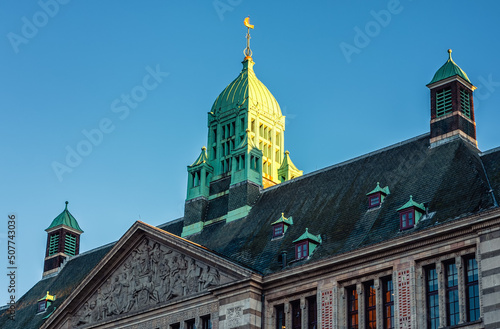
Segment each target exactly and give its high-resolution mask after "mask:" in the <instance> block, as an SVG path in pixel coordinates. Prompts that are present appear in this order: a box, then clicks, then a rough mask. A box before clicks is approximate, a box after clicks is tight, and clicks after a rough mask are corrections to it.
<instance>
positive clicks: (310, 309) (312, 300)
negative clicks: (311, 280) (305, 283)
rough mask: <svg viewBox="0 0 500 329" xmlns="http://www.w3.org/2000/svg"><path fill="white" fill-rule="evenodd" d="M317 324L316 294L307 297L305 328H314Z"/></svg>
mask: <svg viewBox="0 0 500 329" xmlns="http://www.w3.org/2000/svg"><path fill="white" fill-rule="evenodd" d="M317 326H318V309H317V304H316V296H313V297H309V298H307V329H316V328H317Z"/></svg>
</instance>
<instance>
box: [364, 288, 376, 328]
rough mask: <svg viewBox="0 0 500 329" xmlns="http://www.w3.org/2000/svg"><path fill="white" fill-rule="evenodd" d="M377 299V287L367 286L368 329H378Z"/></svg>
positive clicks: (366, 318) (366, 321)
mask: <svg viewBox="0 0 500 329" xmlns="http://www.w3.org/2000/svg"><path fill="white" fill-rule="evenodd" d="M376 300H377V297H376V292H375V285H374V284H373V282H372V283H370V284H367V285H365V323H366V329H377V306H376V305H377V303H376Z"/></svg>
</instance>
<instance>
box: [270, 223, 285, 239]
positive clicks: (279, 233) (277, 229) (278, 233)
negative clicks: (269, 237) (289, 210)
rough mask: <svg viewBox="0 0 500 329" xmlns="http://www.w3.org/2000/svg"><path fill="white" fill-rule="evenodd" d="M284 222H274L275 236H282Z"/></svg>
mask: <svg viewBox="0 0 500 329" xmlns="http://www.w3.org/2000/svg"><path fill="white" fill-rule="evenodd" d="M283 225H284V224H283V223H278V224H274V226H273V238H277V237H280V236H282V235H283V234H284V230H283Z"/></svg>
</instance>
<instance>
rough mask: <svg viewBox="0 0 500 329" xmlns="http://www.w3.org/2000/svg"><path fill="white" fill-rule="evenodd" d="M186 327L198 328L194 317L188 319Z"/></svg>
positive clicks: (188, 328)
mask: <svg viewBox="0 0 500 329" xmlns="http://www.w3.org/2000/svg"><path fill="white" fill-rule="evenodd" d="M185 328H186V329H196V325H195V322H194V319H191V320H188V321H186V326H185Z"/></svg>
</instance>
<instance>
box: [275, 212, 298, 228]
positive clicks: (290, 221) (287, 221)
mask: <svg viewBox="0 0 500 329" xmlns="http://www.w3.org/2000/svg"><path fill="white" fill-rule="evenodd" d="M279 223H285V224H288V225H293V219H292V216H290V217H288V218H286V217H285V214H284V213H281V217H280V218H279V219H278V220H277V221H275V222H274V223H271V225H274V224H279Z"/></svg>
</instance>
